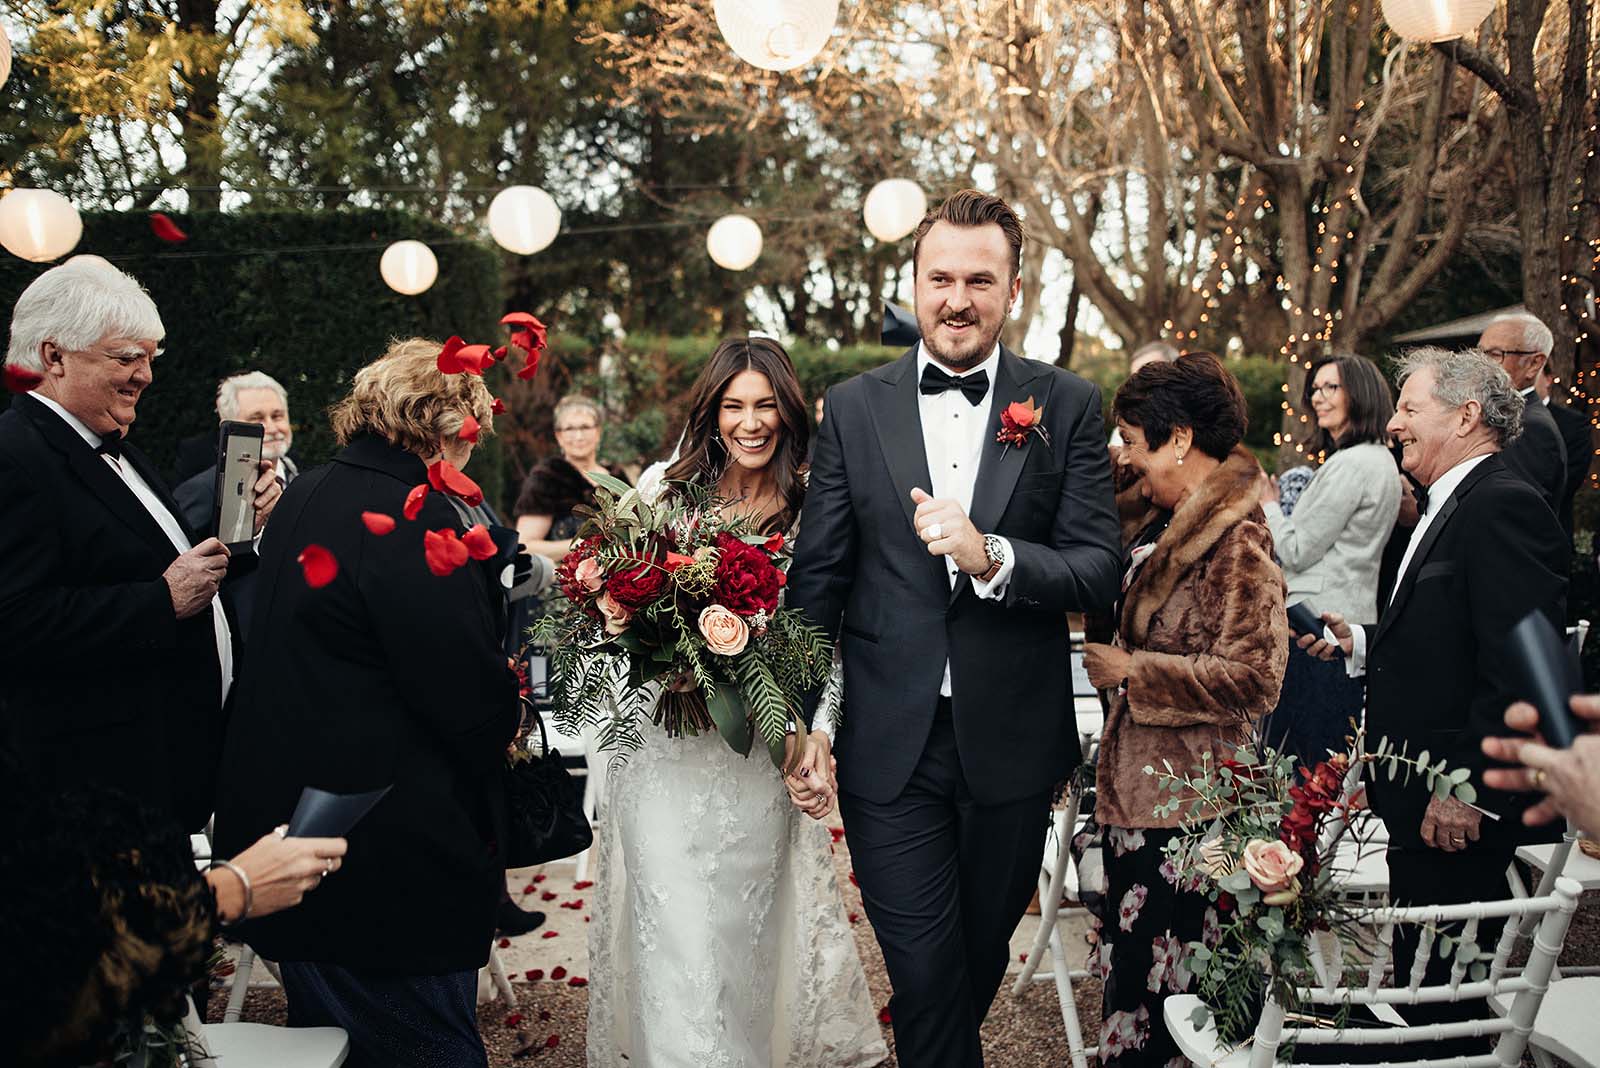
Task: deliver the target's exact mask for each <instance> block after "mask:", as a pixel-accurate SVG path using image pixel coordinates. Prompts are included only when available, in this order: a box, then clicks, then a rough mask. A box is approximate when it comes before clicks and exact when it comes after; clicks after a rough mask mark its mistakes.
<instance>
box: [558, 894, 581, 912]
mask: <svg viewBox="0 0 1600 1068" xmlns="http://www.w3.org/2000/svg"><path fill="white" fill-rule="evenodd" d="M561 907H562V908H564V909H571V910H572V911H573V912H577V911H578V910H579V909H581V908H583V898H581V897H580V898H578V899H577V900H576V901H563V902H562V903H561Z"/></svg>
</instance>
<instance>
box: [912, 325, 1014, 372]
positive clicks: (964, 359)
mask: <svg viewBox="0 0 1600 1068" xmlns="http://www.w3.org/2000/svg"><path fill="white" fill-rule="evenodd" d="M944 319H951V320H953V321H957V322H970V323H974V324H977V323H978V321H979V320H978V317H977V316H976V315H972V314H970V313H969V314H965V315H959V316H956V315H950V316H944V317H942V318H937V319H933V320H932V321H931V322H924V321H923V320H922V318H921V317H920V316H918V318H917V326H918V328H919V329H920V330H921V331H922V344H923V346H924V347H925V348H927V350H928V355H929V356H931V357H933V358H934V359H935V360H937V361H938V362H939V363H940V364H942V365H943V366H944V367H945V369H946V370H949V371H955V372H957V373H960V372H963V371H970V370H972V368H974V367H976V366H978V365H979V364H980V363H982V362H983V361H984V360H987V359H988V358H989V354H990V353H991V352H993V351H994V345H995V342H996V341H999V340H1000V331H1001V330H1003V329H1005V325H1006V321H1005V320H1004V319H1001V320H1000V321H999V322H997V323H995V325H994V329H993V330H985V331H982V332H975V334H974V336H973V337H972V338H971V339H970V340H968V341H965V342H960V343H958V344H956V345H954V346H946V345H944V344H942V343H941V342H940V340H939V337H938V331H939V324H940V323H941V322H943V321H944Z"/></svg>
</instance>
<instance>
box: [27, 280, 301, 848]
mask: <svg viewBox="0 0 1600 1068" xmlns="http://www.w3.org/2000/svg"><path fill="white" fill-rule="evenodd" d="M85 308H87V309H93V310H92V311H89V312H83V311H80V309H85ZM164 334H165V328H164V327H163V326H162V324H161V317H160V314H159V313H158V312H157V310H156V307H155V304H154V303H153V302H152V301H151V300H150V298H149V296H148V295H147V294H146V293H145V292H144V290H143V289H141V288H140V287H139V284H138V283H137V282H135V281H134V280H133V279H132V278H129V277H128V276H127V275H125V274H123V273H122V272H120V271H118V270H116V269H115V268H113V267H111V266H110V265H108V264H104V263H95V262H93V261H79V262H76V263H67V264H63V265H62V266H60V267H56V268H53V269H51V270H49V271H46V272H45V273H44V274H42V275H40V276H39V277H38V278H36V279H35V280H34V281H33V283H32V284H31V285H30V286H28V288H27V289H26V290H24V291H23V294H22V296H21V297H20V298H19V299H18V300H17V305H16V309H15V311H14V314H13V316H12V321H11V343H10V348H9V350H8V353H7V364H8V365H9V366H10V367H12V368H15V369H17V370H18V371H21V372H24V373H26V372H32V373H33V374H35V375H40V376H42V378H41V380H40V381H39V383H38V385H37V386H36V387H35V389H34V391H33V392H32V393H30V394H24V395H21V396H18V397H17V398H16V400H15V402H14V403H13V404H12V406H11V408H10V410H8V411H7V412H5V414H4V415H0V501H3V502H4V509H3V511H0V559H3V560H4V561H5V566H4V567H3V568H0V738H3V742H0V744H4V745H5V746H6V747H7V748H9V749H11V750H12V751H13V752H14V754H15V755H16V756H17V758H18V759H20V760H23V761H26V762H27V763H29V764H30V765H32V766H33V767H35V768H36V769H37V770H38V771H39V772H40V774H41V775H43V776H44V777H45V779H46V781H48V782H51V783H54V784H60V785H63V786H65V785H69V784H71V783H75V782H95V783H98V784H101V785H109V786H115V787H119V788H121V789H123V790H125V791H127V792H128V793H130V794H132V795H133V796H134V797H136V798H138V799H139V800H141V801H144V802H146V803H147V804H150V805H152V806H153V807H155V808H157V809H159V810H161V811H164V812H166V813H167V814H169V815H171V816H173V817H174V818H176V819H177V820H178V821H179V822H180V823H181V824H182V825H183V826H184V827H185V828H186V829H188V830H190V831H198V830H199V829H200V828H201V827H203V826H204V824H205V822H206V820H207V819H208V818H209V816H210V814H211V810H212V800H213V784H214V778H215V774H216V767H217V757H218V752H219V746H220V743H221V738H222V708H223V705H224V703H225V702H226V699H227V695H228V690H229V687H230V686H231V685H232V681H233V656H234V650H233V640H232V632H231V628H230V626H229V623H228V620H227V618H226V614H225V613H224V612H223V610H222V607H221V604H220V603H219V601H218V599H217V588H218V585H219V583H220V582H221V580H222V576H223V573H224V572H225V571H226V569H227V564H228V554H227V550H226V548H225V547H224V546H223V545H222V544H221V543H220V542H218V541H217V540H215V539H209V540H207V541H204V542H202V543H200V544H199V545H198V546H196V545H194V543H193V539H192V537H191V534H190V532H189V531H188V530H187V529H185V526H184V523H183V520H182V518H181V517H180V515H179V512H178V507H177V504H176V502H175V501H173V499H172V496H171V494H169V493H168V491H167V488H166V486H165V484H164V483H163V482H162V480H161V477H160V475H158V474H157V473H156V471H155V468H154V467H152V466H151V464H150V462H149V461H148V460H147V459H146V458H145V457H144V455H143V454H142V453H140V452H139V451H138V450H137V449H135V448H133V447H132V446H130V445H128V444H126V443H125V442H124V441H123V437H124V435H125V434H126V432H127V430H128V428H129V427H130V426H131V425H132V424H133V421H134V417H135V413H136V408H137V406H138V402H139V397H140V395H141V394H142V393H143V392H144V390H145V388H146V387H147V386H149V385H150V382H151V381H152V370H153V364H154V361H155V359H156V357H157V356H158V355H159V353H160V349H159V343H160V340H161V338H162V337H163V336H164ZM256 491H257V521H258V522H259V521H261V520H262V519H264V517H265V516H266V514H267V513H269V512H270V511H271V510H272V507H273V505H274V504H275V503H276V502H277V498H278V493H279V490H278V486H277V483H276V482H275V481H273V480H272V478H271V477H270V476H269V475H266V474H263V476H262V481H260V482H258V483H257V484H256Z"/></svg>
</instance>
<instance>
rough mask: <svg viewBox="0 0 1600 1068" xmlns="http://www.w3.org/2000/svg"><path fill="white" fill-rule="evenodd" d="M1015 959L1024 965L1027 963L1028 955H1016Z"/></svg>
mask: <svg viewBox="0 0 1600 1068" xmlns="http://www.w3.org/2000/svg"><path fill="white" fill-rule="evenodd" d="M1017 959H1018V960H1020V961H1021V962H1022V963H1024V964H1026V963H1028V955H1027V954H1026V953H1018V954H1017Z"/></svg>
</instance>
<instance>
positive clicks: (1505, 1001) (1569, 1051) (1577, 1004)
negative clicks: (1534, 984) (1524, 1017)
mask: <svg viewBox="0 0 1600 1068" xmlns="http://www.w3.org/2000/svg"><path fill="white" fill-rule="evenodd" d="M1493 1004H1494V1008H1495V1011H1496V1012H1500V1013H1505V1012H1509V1011H1510V1009H1511V1005H1512V1000H1511V998H1510V997H1509V996H1507V995H1503V994H1502V995H1499V996H1497V997H1496V998H1495V999H1494V1001H1493ZM1596 1004H1600V977H1595V976H1587V977H1584V978H1579V979H1557V980H1556V981H1555V982H1553V983H1551V984H1550V989H1549V990H1547V991H1546V992H1545V995H1544V1001H1543V1002H1541V1003H1540V1005H1539V1015H1538V1016H1536V1017H1534V1020H1533V1032H1532V1034H1530V1035H1529V1036H1528V1045H1529V1046H1530V1047H1531V1048H1532V1052H1533V1063H1534V1064H1536V1065H1538V1068H1556V1060H1557V1058H1559V1059H1560V1060H1562V1061H1565V1062H1566V1063H1567V1064H1569V1065H1571V1066H1572V1068H1600V1013H1596V1012H1595V1005H1596Z"/></svg>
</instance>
